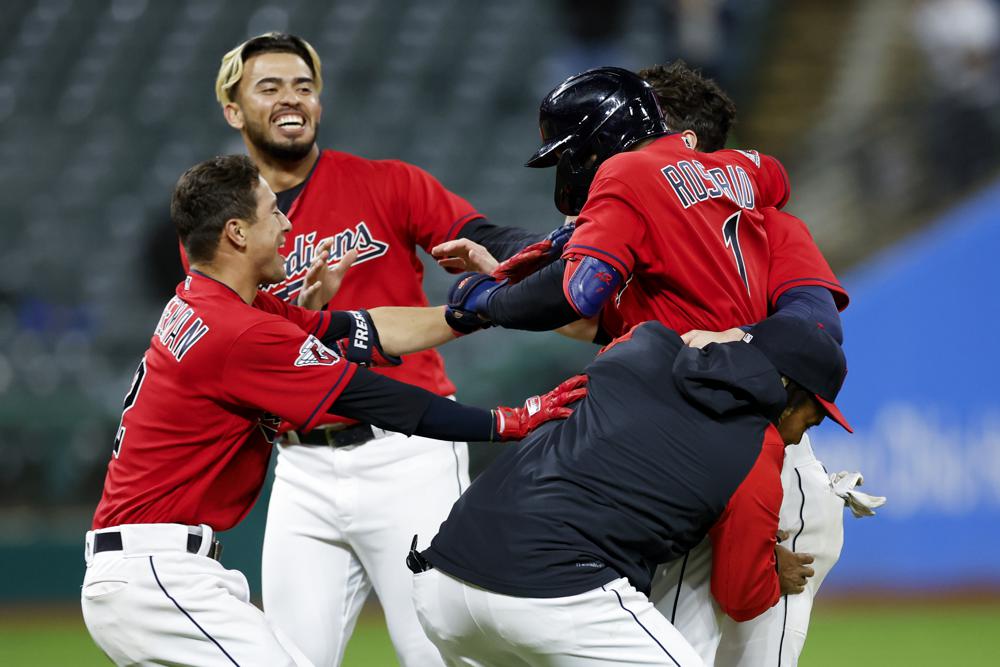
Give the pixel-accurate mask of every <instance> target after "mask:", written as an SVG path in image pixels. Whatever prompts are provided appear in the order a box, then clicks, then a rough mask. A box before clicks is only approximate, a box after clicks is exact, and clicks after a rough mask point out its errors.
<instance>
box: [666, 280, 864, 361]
mask: <svg viewBox="0 0 1000 667" xmlns="http://www.w3.org/2000/svg"><path fill="white" fill-rule="evenodd" d="M771 317H778V318H781V317H787V318H799V319H804V320H806V321H807V322H815V323H816V324H817V325H818V326H820V327H822V328H823V329H825V330H826V332H827V333H829V334H830V335H831V336H833V338H834V339H835V340H836V341H837V342H838V343H841V344H842V343H843V342H844V329H843V326H842V325H841V322H840V313H839V312H837V305H836V303H835V302H834V300H833V295H832V294H831V293H830V291H829V290H828V289H827V288H825V287H818V286H815V285H804V286H801V287H793V288H791V289H789V290H787V291H785V292H784V293H782V295H781V296H780V297H779V298H778V302H777V303H776V304H775V305H774V311H773V312H772V313H771ZM749 329H750V326H749V325H747V326H745V327H735V328H732V329H726V330H725V331H704V330H702V329H692V330H691V331H688V332H685V333H684V335H682V336H681V340H683V341H684V344H685V345H690V346H691V347H698V348H701V347H705V346H706V345H708V344H709V343H733V342H736V341H738V340H742V338H743V336H744V334H745V333H746V332H747V331H749Z"/></svg>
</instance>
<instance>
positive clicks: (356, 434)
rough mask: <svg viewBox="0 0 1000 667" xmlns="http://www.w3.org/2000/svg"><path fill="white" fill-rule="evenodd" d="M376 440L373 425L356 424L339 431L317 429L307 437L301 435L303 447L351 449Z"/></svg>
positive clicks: (307, 434) (300, 440)
mask: <svg viewBox="0 0 1000 667" xmlns="http://www.w3.org/2000/svg"><path fill="white" fill-rule="evenodd" d="M374 439H375V432H374V431H372V427H371V424H355V425H354V426H348V427H347V428H342V429H340V430H338V431H334V430H332V429H328V428H317V429H313V430H312V431H309V432H308V433H306V434H305V435H302V434H301V433H300V434H299V443H300V444H303V445H323V446H326V447H349V446H351V445H363V444H364V443H366V442H368V441H369V440H374Z"/></svg>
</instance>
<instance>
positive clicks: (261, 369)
mask: <svg viewBox="0 0 1000 667" xmlns="http://www.w3.org/2000/svg"><path fill="white" fill-rule="evenodd" d="M220 380H221V381H220V386H221V387H222V388H223V395H222V398H223V399H224V400H227V401H229V402H232V403H233V404H235V405H244V406H247V407H250V408H253V409H256V410H263V411H266V412H268V413H271V414H274V415H277V416H278V417H280V418H282V419H283V420H285V421H287V422H288V423H289V424H290V425H291V427H292V428H293V429H294V430H296V431H299V432H308V431H309V430H311V429H312V428H313V427H314V426H315V425H316V424H317V423H318V422H319V421H320V419H321V418H322V417H323V415H324V414H326V413H327V412H334V413H336V414H337V415H341V416H344V417H350V418H354V419H359V420H362V421H365V422H367V423H371V424H374V425H376V426H379V427H380V428H384V429H386V430H391V431H397V432H400V433H406V434H408V435H409V434H418V435H426V436H427V437H432V438H436V439H440V440H493V441H497V440H513V439H518V438H523V437H524V436H525V435H526V434H527V433H529V432H530V431H532V430H533V429H535V428H537V427H538V426H539V425H540V424H542V423H544V422H546V421H550V420H552V419H562V418H565V417H567V416H569V414H570V413H571V412H572V411H571V410H570V409H569V408H568V407H566V406H567V405H568V404H570V403H573V402H575V401H577V400H580V399H581V398H583V396H584V395H585V393H586V390H585V389H584V387H583V385H584V384H585V383H586V377H585V376H577V377H575V378H571V379H570V380H567V381H566V382H564V383H563V384H561V385H559V386H558V387H556V388H555V389H554V390H552V391H550V392H549V393H547V394H544V395H542V396H536V397H532V398H531V399H529V400H528V401H526V402H525V406H524V407H521V408H508V407H503V406H501V407H498V408H495V409H493V410H483V409H481V408H473V407H470V406H465V405H462V404H460V403H456V402H454V401H450V400H448V399H446V398H442V397H440V396H437V395H435V394H432V393H430V392H428V391H426V390H424V389H421V388H419V387H414V386H412V385H408V384H404V383H402V382H397V381H395V380H391V379H389V378H386V377H383V376H380V375H376V374H374V373H371V372H370V371H367V370H366V369H364V368H360V367H359V366H357V365H356V364H353V363H350V362H348V361H347V360H345V359H344V357H342V356H341V355H338V354H336V353H335V352H333V351H332V350H331V349H330V348H328V347H326V346H325V345H324V344H323V343H322V342H321V341H320V340H319V339H317V338H316V337H315V336H307V335H306V334H304V333H302V331H301V329H299V328H298V327H296V326H295V325H293V324H292V323H291V322H288V321H285V320H281V319H280V318H271V319H268V320H266V321H262V322H260V323H259V324H256V325H254V326H253V327H250V328H248V329H247V330H246V331H244V332H243V333H242V334H241V335H240V337H239V338H238V339H237V340H236V341H235V342H234V344H233V345H232V346H231V347H230V349H229V352H228V353H227V356H226V359H225V362H224V363H223V368H222V374H221V379H220Z"/></svg>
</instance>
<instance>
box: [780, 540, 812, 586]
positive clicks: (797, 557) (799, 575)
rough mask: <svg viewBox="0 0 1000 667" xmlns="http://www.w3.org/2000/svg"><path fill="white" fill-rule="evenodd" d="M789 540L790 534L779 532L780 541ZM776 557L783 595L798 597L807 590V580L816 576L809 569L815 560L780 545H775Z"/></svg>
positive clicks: (808, 555)
mask: <svg viewBox="0 0 1000 667" xmlns="http://www.w3.org/2000/svg"><path fill="white" fill-rule="evenodd" d="M787 539H788V532H787V531H784V530H779V531H778V541H779V542H784V541H785V540H787ZM774 557H775V559H776V560H777V561H778V582H779V584H780V586H781V594H782V595H796V594H798V593H801V592H802V591H804V590H805V589H806V580H807V579H808V578H809V577H811V576H813V575H814V574H816V571H815V570H813V569H812V568H811V567H809V563H812V562H813V561H814V560H815V559H814V558H813V557H812V556H811V555H810V554H800V553H795V552H794V551H790V550H788V549H786V548H785V547H783V546H781V545H780V544H776V545H774Z"/></svg>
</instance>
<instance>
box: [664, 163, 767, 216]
mask: <svg viewBox="0 0 1000 667" xmlns="http://www.w3.org/2000/svg"><path fill="white" fill-rule="evenodd" d="M758 159H759V158H758ZM660 171H661V172H662V173H663V177H664V178H666V179H667V183H669V184H670V188H671V189H672V190H673V191H674V194H675V195H676V196H677V199H678V200H679V201H680V203H681V206H683V207H684V208H689V207H690V206H693V205H694V204H698V203H700V202H703V201H706V200H708V199H716V198H718V197H728V198H729V199H730V200H732V202H733V203H734V204H736V205H737V206H739V207H740V208H753V207H754V191H753V186H752V185H751V184H750V175H749V174H747V172H746V170H745V169H744V168H743V167H740V166H738V165H727V166H726V168H725V169H723V168H722V167H713V168H712V169H705V166H704V165H703V164H702V163H701V162H699V161H698V160H680V161H678V162H676V163H674V164H668V165H667V166H666V167H664V168H663V169H661V170H660Z"/></svg>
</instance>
